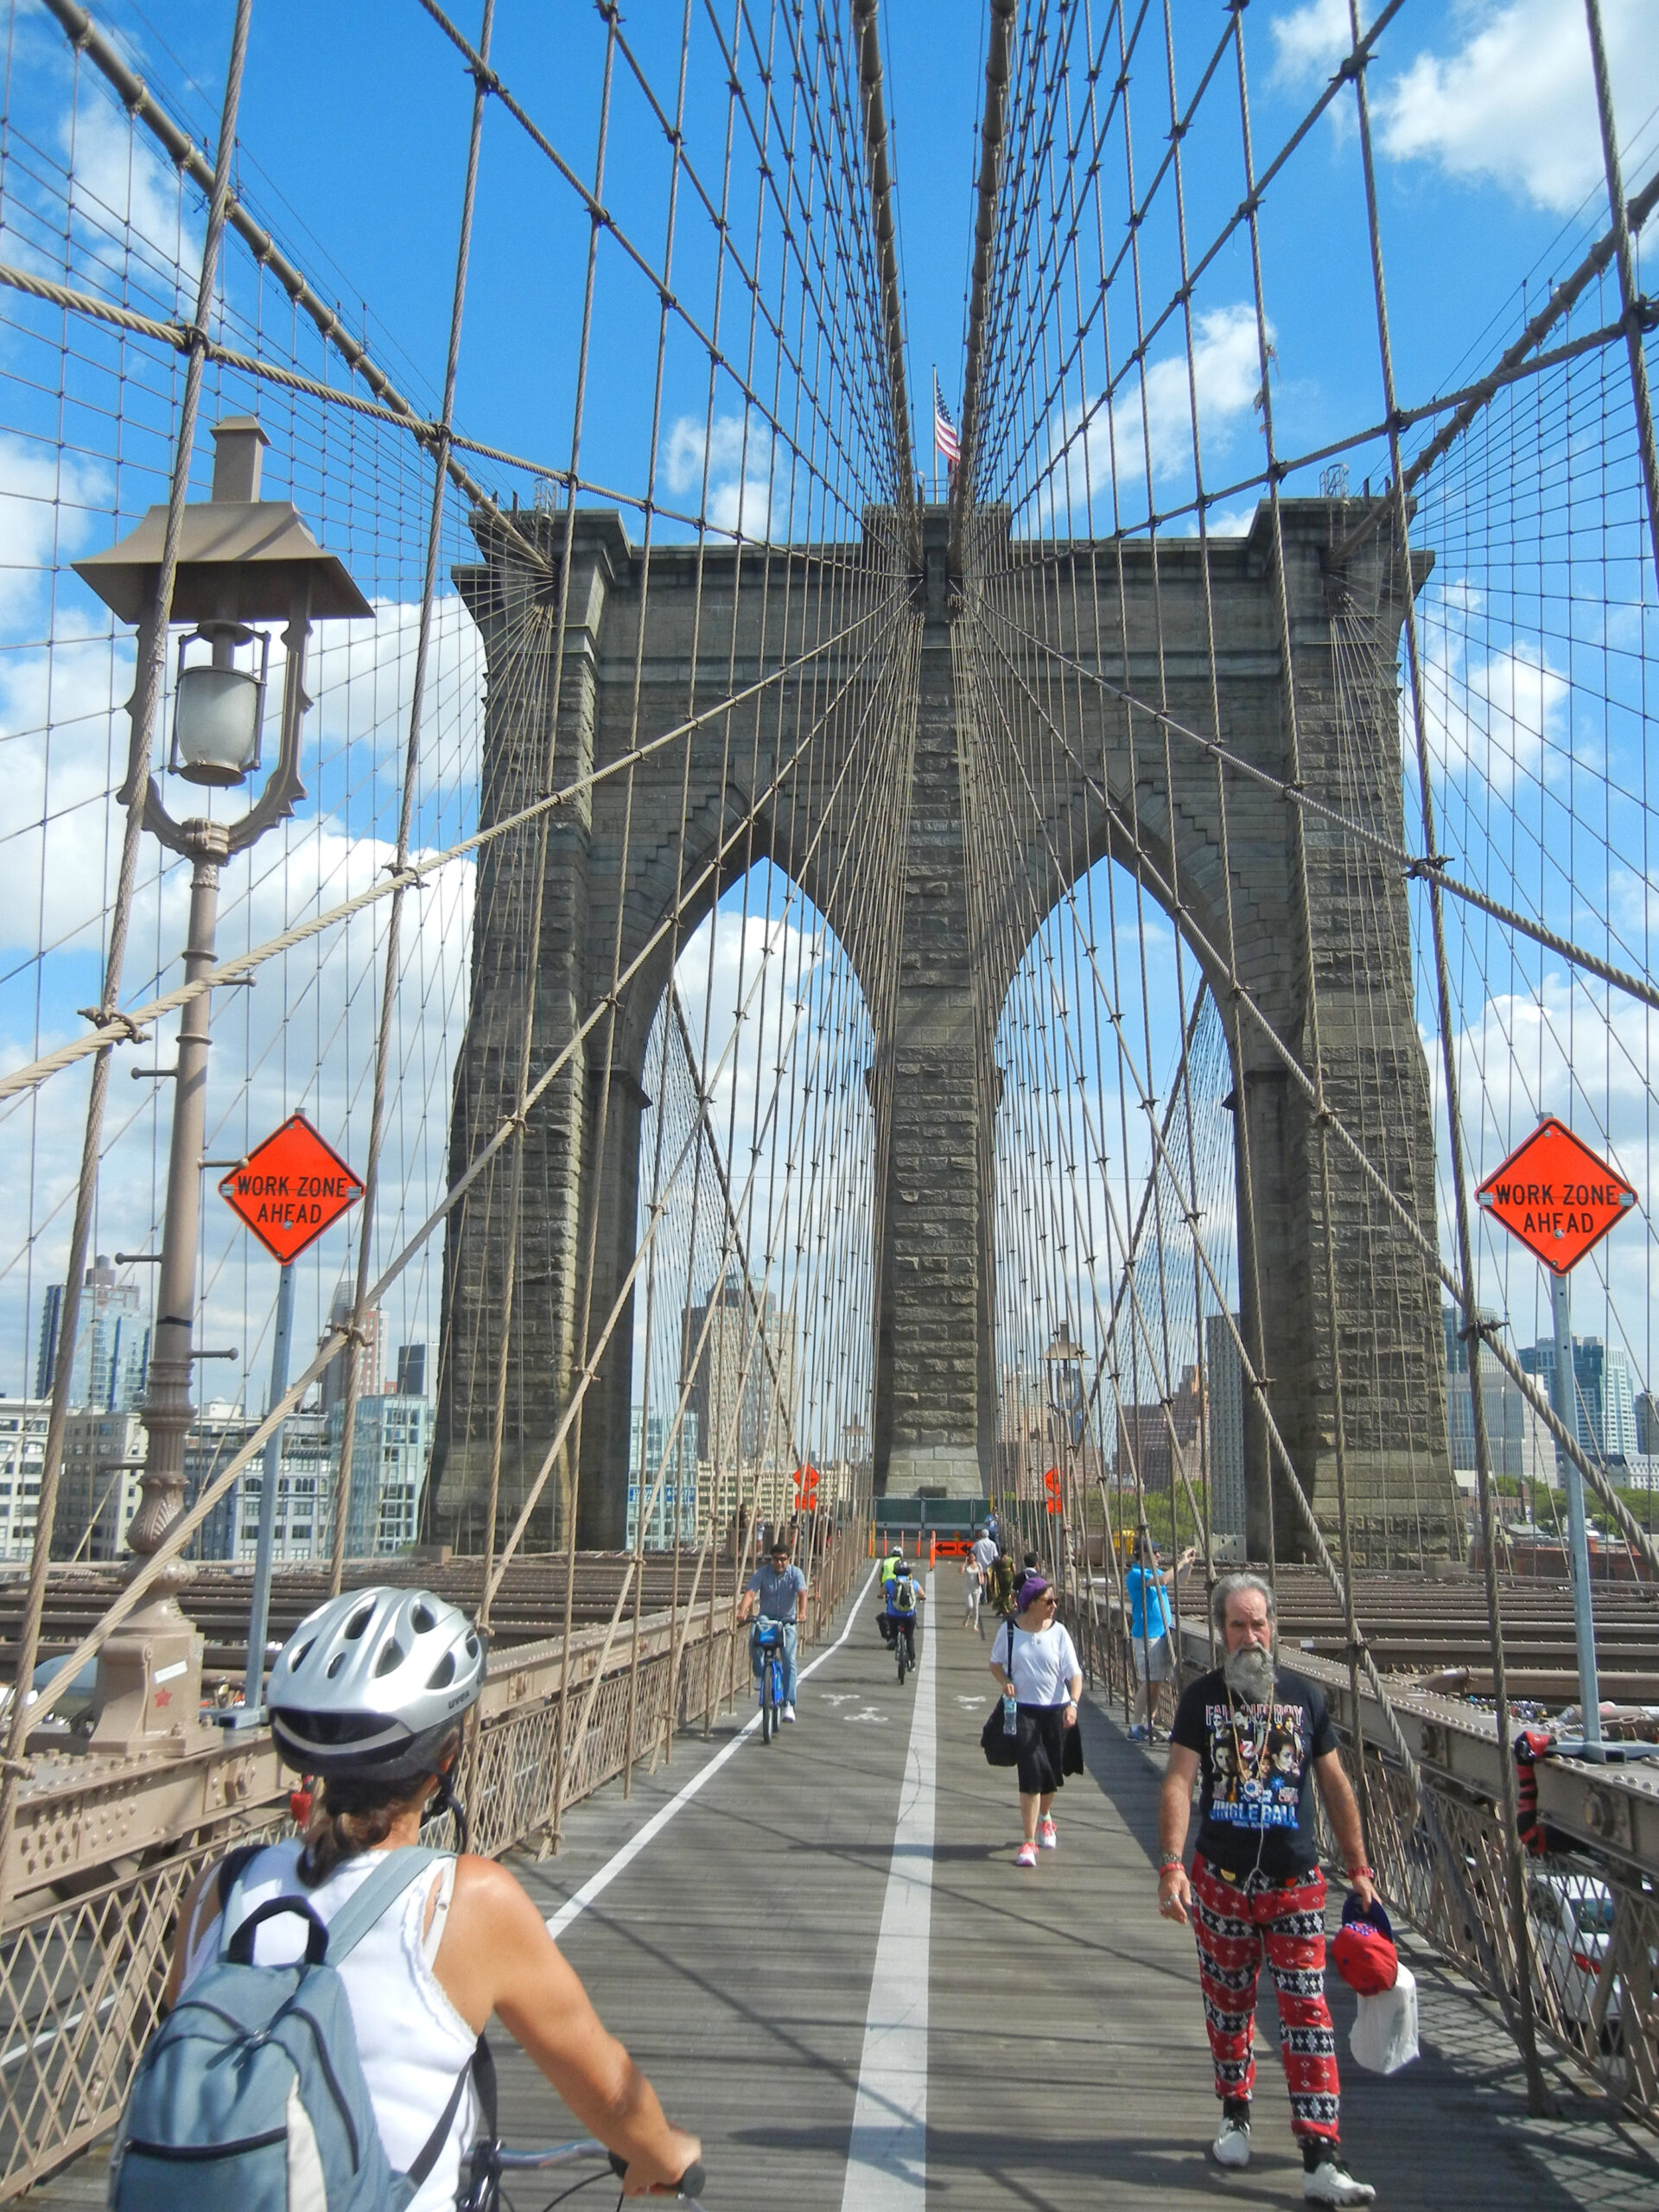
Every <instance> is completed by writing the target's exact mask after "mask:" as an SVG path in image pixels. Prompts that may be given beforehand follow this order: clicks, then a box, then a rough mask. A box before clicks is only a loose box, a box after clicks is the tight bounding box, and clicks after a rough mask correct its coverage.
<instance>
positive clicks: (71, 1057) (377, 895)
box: [0, 589, 901, 1098]
mask: <svg viewBox="0 0 1659 2212" xmlns="http://www.w3.org/2000/svg"><path fill="white" fill-rule="evenodd" d="M899 596H901V594H899V592H898V591H897V590H896V589H895V590H893V591H891V592H889V594H888V595H887V597H888V601H889V602H892V601H896V600H897V599H898V598H899ZM886 612H887V607H886V606H881V605H878V606H876V607H871V608H869V609H868V610H867V611H866V612H865V613H862V614H860V615H857V616H855V618H854V620H852V621H850V622H849V623H847V624H845V625H844V626H842V628H841V629H840V630H838V631H837V632H836V633H835V635H834V636H833V637H829V638H826V639H824V640H823V642H822V643H821V644H819V645H813V646H811V647H810V648H809V649H808V650H807V651H805V652H802V653H800V654H798V656H797V657H796V658H794V659H793V660H791V661H790V662H788V663H786V664H785V665H784V666H782V667H780V668H777V669H774V670H773V671H772V673H771V674H770V675H767V676H762V677H756V679H755V680H754V682H753V683H747V684H745V685H744V686H743V687H742V688H741V690H737V691H733V692H729V693H728V695H727V696H725V697H724V698H722V699H721V701H720V702H718V704H716V705H715V706H712V707H707V708H704V709H702V710H701V711H700V712H698V713H697V714H695V715H688V716H687V718H686V719H685V720H684V721H680V722H677V723H676V724H675V725H674V727H673V728H672V729H669V730H664V732H663V734H661V736H660V737H653V738H651V739H649V740H648V741H646V742H645V744H644V745H642V746H640V747H639V750H638V751H637V752H634V753H624V754H622V755H620V757H619V758H618V759H616V760H612V761H608V762H607V764H606V765H605V766H603V767H601V768H594V769H592V770H591V771H589V772H588V773H587V774H585V775H582V776H577V777H576V778H575V779H573V780H572V781H571V782H570V783H569V784H564V785H561V786H560V788H559V789H558V790H557V791H551V792H550V793H549V794H548V796H547V797H546V798H538V799H536V800H534V801H532V803H531V804H530V805H529V806H525V807H520V808H519V809H518V811H517V812H516V813H514V814H511V815H507V816H505V817H504V818H503V819H502V820H501V821H499V822H495V823H491V825H490V827H489V828H488V829H479V830H475V831H474V834H473V835H472V836H470V837H462V838H461V839H460V840H459V841H458V842H456V843H454V844H453V845H446V846H445V847H444V848H443V849H442V851H441V852H437V853H429V854H427V855H423V857H422V858H421V859H419V860H412V861H410V863H409V865H408V867H407V868H404V869H403V870H400V871H398V872H397V873H395V874H388V877H387V880H385V882H384V883H377V884H372V885H371V886H370V887H369V888H368V889H367V890H365V891H359V893H357V895H356V897H355V898H353V899H342V900H341V901H340V904H339V905H338V906H331V907H329V908H328V910H327V912H326V913H321V914H314V915H312V916H311V917H310V918H309V919H308V920H306V921H303V922H296V924H295V925H293V927H292V928H291V929H287V930H283V931H281V932H279V934H278V935H277V936H276V937H273V938H266V939H265V941H264V944H258V945H256V946H255V947H254V948H253V950H251V952H242V953H238V954H237V955H236V956H235V957H233V958H232V959H230V960H225V961H221V962H220V963H219V966H218V967H216V968H213V969H210V970H209V971H208V973H207V974H206V975H205V976H198V977H196V979H195V980H194V982H189V983H181V984H180V985H179V987H178V988H177V989H176V990H172V991H166V992H163V993H162V995H161V996H160V997H159V998H154V999H150V1000H149V1001H146V1002H145V1004H143V1006H138V1007H131V1008H130V1009H127V1010H125V1011H124V1012H122V1013H121V1014H118V1015H114V1016H111V1017H109V1018H107V1019H105V1020H103V1021H102V1022H100V1023H99V1026H98V1027H96V1028H95V1029H93V1030H92V1033H91V1034H90V1035H88V1036H86V1037H78V1038H76V1039H74V1040H73V1042H72V1043H70V1044H67V1045H60V1046H58V1047H57V1049H56V1050H55V1051H54V1052H46V1053H43V1054H42V1055H41V1058H39V1059H36V1060H31V1061H30V1062H29V1065H27V1066H26V1067H22V1068H16V1069H14V1070H13V1071H12V1072H11V1073H10V1075H8V1076H4V1077H0V1098H9V1097H11V1096H15V1095H16V1093H17V1092H19V1091H23V1090H33V1089H34V1088H35V1086H36V1085H38V1084H41V1083H43V1082H45V1080H46V1079H47V1077H49V1076H53V1075H55V1074H57V1073H58V1072H59V1071H60V1069H63V1068H66V1067H69V1066H72V1065H73V1064H74V1062H76V1061H77V1060H82V1059H85V1058H87V1057H88V1055H89V1054H91V1053H93V1052H97V1051H98V1050H99V1047H100V1046H104V1045H107V1044H126V1045H130V1044H142V1043H144V1042H146V1041H147V1039H144V1038H143V1036H141V1035H139V1034H138V1032H140V1031H142V1030H143V1027H144V1026H145V1024H146V1023H148V1022H152V1021H156V1020H159V1019H160V1017H161V1016H162V1014H172V1013H175V1012H176V1010H177V1009H178V1008H179V1007H181V1006H188V1004H189V1003H190V1001H191V1000H193V999H196V998H200V996H201V995H202V993H203V992H204V991H211V990H213V989H215V988H218V987H219V985H221V984H224V983H226V982H234V981H235V980H236V979H237V978H238V977H239V976H251V974H252V973H253V972H254V970H255V969H257V968H261V967H263V966H264V963H266V962H267V961H268V960H274V959H275V958H276V957H277V956H278V954H280V953H283V952H288V951H290V950H292V949H293V947H294V946H295V945H296V944H304V943H305V941H306V939H307V938H313V937H315V936H316V935H317V934H318V933H319V931H322V930H326V929H332V928H334V925H336V924H337V923H340V922H343V921H346V920H348V919H349V918H351V916H353V914H358V913H360V912H362V911H363V909H364V908H365V906H373V905H375V903H376V902H377V901H378V900H379V899H389V898H390V897H391V894H392V893H393V892H394V891H395V890H396V889H397V887H398V886H399V885H400V884H402V885H403V886H404V887H408V886H410V885H411V884H414V883H418V882H419V881H420V880H422V879H423V877H425V876H429V875H435V874H437V872H438V871H439V869H441V868H444V867H447V866H448V864H449V863H450V862H451V861H457V860H463V859H465V857H466V856H467V854H468V853H474V852H477V851H480V849H482V848H483V847H484V846H486V845H490V844H493V843H494V842H496V840H497V839H498V838H500V837H505V836H508V835H509V834H510V833H511V832H512V831H513V830H515V829H522V828H524V825H525V823H531V822H536V821H538V820H539V819H540V818H541V817H543V815H546V814H549V813H551V812H552V811H553V810H555V809H556V808H558V807H561V806H564V805H567V804H569V801H570V800H571V799H573V798H577V797H578V796H580V794H581V793H582V792H583V791H590V790H591V789H592V788H593V786H594V785H595V784H601V783H603V782H604V781H605V780H606V779H607V778H608V777H611V776H615V775H619V774H620V773H622V772H624V771H625V770H626V769H629V768H633V767H637V766H639V763H640V761H642V760H647V759H649V758H650V756H651V755H652V753H659V752H661V751H662V750H663V749H664V747H666V746H669V745H672V744H674V743H675V742H676V741H678V740H680V739H682V738H685V737H688V736H690V734H692V733H693V732H695V731H696V730H697V729H699V728H702V726H703V725H704V724H706V723H709V722H712V721H717V720H718V719H719V717H720V716H721V715H726V714H729V713H730V712H731V711H732V710H733V709H734V708H737V707H739V706H741V705H742V704H743V703H744V702H746V701H747V700H750V699H753V698H755V697H757V696H759V695H760V694H761V693H763V692H765V691H766V690H769V689H771V688H772V686H773V685H776V684H779V683H787V682H788V681H789V680H790V679H791V677H794V676H796V675H797V674H798V672H799V671H800V670H801V669H802V668H804V666H805V665H806V664H807V663H808V662H809V661H814V660H817V659H819V658H822V657H823V655H824V654H826V653H828V652H832V651H833V650H834V648H835V647H836V645H840V644H842V642H843V641H845V640H846V639H849V638H850V637H852V636H853V635H854V634H855V632H858V631H860V630H861V629H864V628H866V627H867V626H868V625H869V624H870V623H871V622H872V621H874V620H876V619H877V617H878V616H880V615H881V614H882V613H886ZM869 658H870V656H869V655H868V653H867V654H866V656H865V658H864V661H863V662H861V664H860V668H862V667H863V666H864V665H866V664H868V659H869ZM858 673H859V671H858V670H855V671H854V673H853V675H852V676H849V677H848V678H847V679H846V682H845V683H844V684H843V685H842V692H844V691H845V690H847V689H849V687H850V686H851V685H852V684H853V683H855V681H856V679H857V676H858ZM842 692H837V694H836V697H835V699H833V700H832V701H831V702H830V705H829V707H828V708H826V709H825V710H824V715H823V716H822V717H820V722H819V724H818V725H815V727H814V729H813V730H812V731H811V732H810V733H809V734H808V735H807V736H806V737H805V738H804V739H803V740H802V745H801V748H800V749H804V747H807V746H809V745H810V744H811V743H812V741H813V739H814V737H815V736H816V735H817V728H818V727H821V725H822V721H823V720H824V719H826V718H827V717H828V715H829V713H830V712H831V711H832V710H833V709H834V707H835V706H836V704H838V703H839V701H840V698H841V696H842ZM793 765H794V756H793V755H791V760H790V761H789V762H787V763H785V766H783V767H782V768H780V769H779V772H778V776H777V777H776V778H774V779H773V783H774V785H775V784H776V783H777V782H779V781H780V780H781V779H782V778H783V777H785V775H787V774H788V773H789V771H790V768H791V766H793ZM770 795H771V792H770V788H769V790H768V792H767V793H766V794H764V796H770ZM655 942H656V940H655V938H653V939H652V943H653V944H654V943H655Z"/></svg>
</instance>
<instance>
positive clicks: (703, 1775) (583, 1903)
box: [547, 1567, 875, 1942]
mask: <svg viewBox="0 0 1659 2212" xmlns="http://www.w3.org/2000/svg"><path fill="white" fill-rule="evenodd" d="M874 1580H875V1570H874V1567H873V1568H872V1569H871V1570H870V1573H869V1575H868V1579H867V1580H866V1581H865V1584H864V1587H863V1588H862V1589H861V1591H860V1592H859V1593H858V1595H857V1597H856V1598H855V1599H854V1600H853V1602H852V1606H851V1609H850V1611H849V1613H848V1615H847V1624H846V1626H845V1627H844V1628H843V1629H842V1631H841V1634H840V1635H839V1636H838V1637H836V1640H835V1642H834V1643H827V1644H825V1646H824V1648H823V1650H822V1651H820V1652H819V1654H818V1656H817V1658H816V1659H812V1660H809V1662H807V1664H806V1665H805V1666H804V1667H803V1668H802V1669H800V1670H799V1672H798V1675H797V1676H796V1680H797V1681H798V1682H804V1681H807V1679H808V1678H809V1677H810V1675H816V1674H817V1671H818V1669H819V1668H820V1667H822V1666H823V1663H824V1662H825V1660H827V1659H833V1658H834V1657H835V1656H836V1652H837V1651H839V1650H840V1649H841V1647H842V1644H843V1643H846V1641H847V1639H848V1637H849V1636H850V1635H851V1634H852V1632H853V1624H854V1622H855V1620H856V1619H857V1618H858V1614H859V1608H860V1607H861V1605H863V1603H864V1600H865V1599H866V1598H868V1596H869V1594H870V1587H871V1585H872V1584H873V1583H874ZM759 1726H760V1713H758V1712H757V1713H751V1714H750V1715H749V1718H748V1719H747V1720H746V1721H745V1722H744V1724H743V1726H741V1728H740V1729H739V1730H738V1732H737V1733H736V1735H735V1736H734V1737H733V1738H732V1739H731V1741H730V1743H728V1744H725V1745H721V1749H720V1750H719V1751H716V1752H715V1756H714V1757H713V1758H711V1759H710V1760H709V1764H707V1765H706V1766H702V1767H699V1768H698V1770H697V1771H696V1773H695V1774H694V1775H693V1776H692V1777H691V1779H690V1781H689V1782H688V1783H686V1784H685V1786H684V1788H683V1789H679V1790H677V1791H676V1793H675V1795H674V1796H672V1797H671V1798H670V1799H669V1801H668V1802H667V1804H666V1805H663V1806H659V1807H658V1810H657V1811H656V1812H654V1813H653V1814H652V1816H651V1818H650V1819H649V1820H648V1821H646V1822H645V1826H644V1827H642V1828H640V1830H639V1833H638V1834H635V1835H631V1836H630V1837H629V1838H628V1840H627V1841H626V1843H625V1844H623V1845H622V1847H620V1850H617V1851H614V1852H613V1853H612V1854H611V1856H610V1857H609V1858H608V1859H607V1860H606V1861H605V1864H604V1865H603V1866H601V1868H600V1869H599V1871H598V1872H597V1873H595V1874H590V1875H589V1876H588V1879H587V1880H586V1881H585V1882H584V1883H583V1884H582V1887H581V1888H580V1889H579V1890H578V1891H576V1892H575V1895H574V1896H573V1897H567V1898H566V1900H565V1902H564V1903H563V1904H562V1905H561V1906H560V1907H559V1909H558V1910H557V1911H556V1912H555V1913H550V1915H549V1916H548V1922H547V1932H548V1934H549V1935H550V1936H551V1937H552V1938H553V1940H554V1942H558V1940H559V1938H560V1936H563V1933H564V1931H565V1929H567V1928H569V1926H570V1924H571V1923H572V1922H573V1921H575V1920H579V1919H580V1918H581V1917H582V1914H583V1913H584V1912H586V1911H587V1910H588V1906H589V1905H590V1904H592V1903H593V1902H594V1898H595V1897H600V1896H601V1895H602V1894H603V1893H604V1891H607V1890H608V1889H609V1887H610V1886H611V1884H612V1883H613V1881H615V1879H616V1878H617V1876H618V1875H619V1874H621V1873H624V1872H626V1870H627V1869H628V1867H630V1866H632V1864H633V1862H634V1860H635V1859H637V1858H638V1857H639V1854H640V1853H641V1852H642V1851H643V1850H645V1847H646V1846H647V1844H651V1843H654V1842H655V1841H656V1840H657V1838H658V1836H659V1835H660V1834H662V1832H663V1830H664V1828H665V1827H667V1826H668V1824H669V1822H670V1821H671V1820H672V1819H673V1818H674V1815H676V1814H677V1813H678V1812H679V1811H681V1810H682V1809H683V1807H685V1806H687V1805H689V1804H690V1802H691V1800H692V1799H693V1798H694V1797H695V1796H696V1794H697V1792H698V1791H699V1790H700V1789H702V1787H703V1785H704V1783H709V1782H711V1781H713V1779H714V1777H715V1775H717V1774H718V1773H719V1772H720V1770H721V1767H723V1766H724V1765H725V1764H726V1762H727V1760H728V1759H729V1758H733V1757H734V1755H735V1754H736V1753H737V1752H738V1751H741V1748H742V1746H743V1745H744V1743H745V1742H746V1741H747V1738H749V1737H750V1736H752V1735H753V1733H754V1732H755V1730H756V1729H757V1728H758V1727H759Z"/></svg>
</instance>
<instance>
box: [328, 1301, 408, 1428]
mask: <svg viewBox="0 0 1659 2212" xmlns="http://www.w3.org/2000/svg"><path fill="white" fill-rule="evenodd" d="M352 1304H353V1290H352V1286H351V1284H350V1283H349V1282H348V1281H346V1279H345V1277H344V1276H342V1277H341V1278H340V1287H339V1288H338V1289H337V1290H336V1291H335V1293H334V1304H333V1306H331V1307H330V1308H329V1311H328V1325H329V1327H330V1328H331V1329H349V1328H350V1327H351V1325H352ZM419 1349H420V1350H421V1351H422V1352H423V1354H424V1351H425V1347H424V1346H421V1347H420V1348H419ZM385 1357H386V1354H385V1315H384V1314H383V1313H381V1311H380V1308H379V1307H378V1306H371V1307H370V1308H369V1310H368V1312H367V1313H365V1315H364V1316H363V1341H362V1343H361V1344H359V1346H358V1348H357V1395H358V1398H359V1401H361V1400H362V1399H364V1398H378V1396H379V1395H381V1393H382V1392H383V1391H384V1390H385V1387H386V1383H385ZM350 1360H351V1348H350V1346H349V1345H342V1346H341V1347H340V1351H337V1352H336V1353H335V1354H334V1357H333V1358H332V1359H331V1360H330V1361H329V1363H328V1364H327V1367H325V1368H324V1369H323V1370H322V1410H323V1412H324V1413H330V1412H332V1411H333V1409H334V1407H336V1406H342V1405H344V1404H345V1402H346V1376H348V1375H349V1374H350V1372H351V1367H350ZM422 1364H423V1367H424V1364H425V1361H424V1357H423V1361H422ZM416 1395H420V1394H419V1393H418V1392H417V1393H416Z"/></svg>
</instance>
